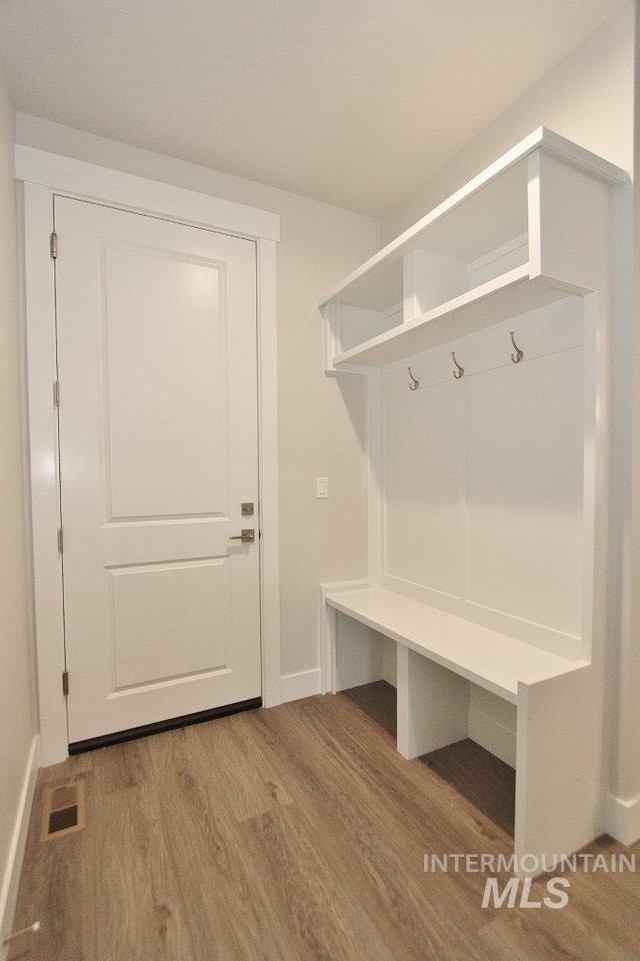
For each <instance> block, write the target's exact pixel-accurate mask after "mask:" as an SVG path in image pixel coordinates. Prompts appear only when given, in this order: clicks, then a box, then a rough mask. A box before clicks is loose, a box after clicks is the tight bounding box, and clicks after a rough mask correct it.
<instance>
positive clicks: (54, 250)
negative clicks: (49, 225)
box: [49, 233, 58, 260]
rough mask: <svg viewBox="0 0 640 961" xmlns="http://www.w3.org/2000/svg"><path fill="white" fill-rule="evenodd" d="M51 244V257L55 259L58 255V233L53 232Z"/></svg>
mask: <svg viewBox="0 0 640 961" xmlns="http://www.w3.org/2000/svg"><path fill="white" fill-rule="evenodd" d="M49 246H50V250H51V257H52V258H53V260H55V259H56V257H57V256H58V235H57V234H56V233H52V234H51V237H50V239H49Z"/></svg>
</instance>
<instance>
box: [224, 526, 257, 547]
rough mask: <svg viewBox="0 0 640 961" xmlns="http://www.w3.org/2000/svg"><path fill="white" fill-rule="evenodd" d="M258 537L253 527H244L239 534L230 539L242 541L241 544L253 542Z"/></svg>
mask: <svg viewBox="0 0 640 961" xmlns="http://www.w3.org/2000/svg"><path fill="white" fill-rule="evenodd" d="M255 539H256V532H255V531H254V529H253V527H243V529H242V531H241V532H240V533H239V534H236V535H235V537H230V538H229V540H230V541H240V543H241V544H253V543H254V542H255Z"/></svg>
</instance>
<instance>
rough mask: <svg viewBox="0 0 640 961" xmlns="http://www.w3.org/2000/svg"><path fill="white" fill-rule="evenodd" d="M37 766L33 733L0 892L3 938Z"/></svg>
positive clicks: (14, 896) (13, 901)
mask: <svg viewBox="0 0 640 961" xmlns="http://www.w3.org/2000/svg"><path fill="white" fill-rule="evenodd" d="M39 767H40V737H39V735H37V734H36V735H35V737H34V738H33V740H32V741H31V747H30V749H29V756H28V757H27V762H26V765H25V772H24V779H23V782H22V790H21V792H20V799H19V801H18V809H17V812H16V819H15V822H14V827H13V834H12V835H11V844H10V845H9V853H8V856H7V863H6V865H5V869H4V876H3V878H2V888H1V889H0V932H2V934H3V935H5V936H6V935H7V934H8V933H9V932H10V931H11V927H12V924H13V916H14V913H15V910H16V901H17V900H18V885H19V884H20V875H21V873H22V861H23V859H24V849H25V846H26V843H27V831H28V830H29V820H30V818H31V808H32V806H33V796H34V793H35V790H36V779H37V776H38V768H39ZM34 920H35V919H34ZM4 956H5V954H4V951H3V945H2V938H0V958H4Z"/></svg>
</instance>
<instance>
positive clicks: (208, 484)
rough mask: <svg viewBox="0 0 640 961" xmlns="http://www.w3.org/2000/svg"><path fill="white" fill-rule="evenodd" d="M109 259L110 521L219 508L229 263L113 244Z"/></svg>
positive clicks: (105, 324)
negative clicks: (201, 260)
mask: <svg viewBox="0 0 640 961" xmlns="http://www.w3.org/2000/svg"><path fill="white" fill-rule="evenodd" d="M104 258H105V265H104V266H105V269H104V274H103V280H104V289H103V291H102V294H103V308H102V321H103V337H104V347H105V350H104V359H105V366H106V369H105V371H104V372H103V377H104V383H105V386H106V389H107V390H108V397H107V398H106V401H107V402H106V405H105V415H106V417H107V423H106V425H105V439H106V441H107V456H108V468H109V469H108V478H107V479H108V482H109V487H108V494H109V501H110V510H109V514H108V516H109V517H112V518H133V517H156V516H172V515H174V516H178V515H185V514H186V515H188V514H208V513H209V514H210V513H213V512H215V511H216V510H220V507H221V506H224V505H225V504H226V499H227V492H226V490H225V489H224V479H225V477H226V474H227V470H226V456H227V444H228V439H227V430H226V426H227V425H226V413H227V385H226V382H225V377H226V371H227V358H226V343H225V336H224V334H225V329H226V317H225V289H226V284H225V271H224V264H221V263H216V262H215V261H214V262H209V263H207V262H200V263H198V262H195V263H194V262H193V261H190V260H188V259H186V258H185V257H182V258H181V257H179V256H178V255H177V254H176V253H173V252H170V251H153V250H145V249H140V248H138V247H135V246H119V247H113V246H111V247H109V246H107V247H106V249H105V250H104ZM132 451H135V452H136V456H135V457H132V456H131V454H132ZM149 477H153V479H154V480H153V484H149Z"/></svg>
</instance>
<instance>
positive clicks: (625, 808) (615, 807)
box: [605, 794, 640, 845]
mask: <svg viewBox="0 0 640 961" xmlns="http://www.w3.org/2000/svg"><path fill="white" fill-rule="evenodd" d="M605 827H606V831H607V834H610V835H611V837H612V838H615V840H616V841H620V842H621V844H626V845H630V844H635V843H636V841H640V794H636V796H635V797H633V798H631V799H630V800H629V801H625V800H624V799H623V798H619V797H615V796H614V795H613V794H609V795H608V796H607V809H606V823H605Z"/></svg>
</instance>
